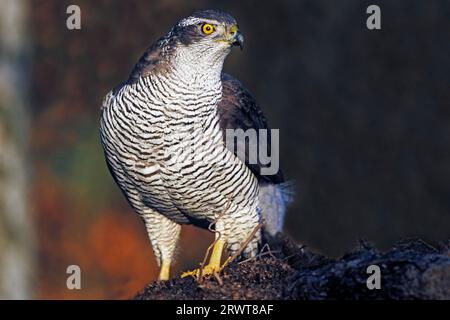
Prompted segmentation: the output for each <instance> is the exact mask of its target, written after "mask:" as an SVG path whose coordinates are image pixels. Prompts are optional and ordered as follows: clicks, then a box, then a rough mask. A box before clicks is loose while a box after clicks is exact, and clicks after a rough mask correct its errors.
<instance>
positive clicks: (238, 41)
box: [229, 25, 244, 50]
mask: <svg viewBox="0 0 450 320" xmlns="http://www.w3.org/2000/svg"><path fill="white" fill-rule="evenodd" d="M229 34H230V36H231V37H230V40H229V41H230V43H231V44H232V45H233V46H239V47H240V48H241V50H242V49H244V36H243V35H242V34H241V31H239V28H238V26H237V25H233V26H231V28H230V30H229Z"/></svg>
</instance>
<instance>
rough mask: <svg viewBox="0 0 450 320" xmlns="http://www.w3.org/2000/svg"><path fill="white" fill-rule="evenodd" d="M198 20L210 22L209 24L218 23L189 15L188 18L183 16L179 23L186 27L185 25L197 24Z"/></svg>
mask: <svg viewBox="0 0 450 320" xmlns="http://www.w3.org/2000/svg"><path fill="white" fill-rule="evenodd" d="M200 22H205V23H211V24H218V22H217V21H215V20H209V19H200V18H195V17H190V18H185V19H183V20H181V21H180V23H179V25H180V26H182V27H187V26H191V25H193V24H197V23H200Z"/></svg>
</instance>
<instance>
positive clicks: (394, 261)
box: [134, 236, 450, 300]
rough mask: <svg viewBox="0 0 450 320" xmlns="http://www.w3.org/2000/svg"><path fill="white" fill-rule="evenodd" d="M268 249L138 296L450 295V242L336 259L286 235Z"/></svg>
mask: <svg viewBox="0 0 450 320" xmlns="http://www.w3.org/2000/svg"><path fill="white" fill-rule="evenodd" d="M449 243H450V242H449ZM270 247H271V251H272V253H271V254H269V253H268V252H267V251H263V252H266V253H263V254H262V255H261V256H260V257H258V258H257V259H254V260H251V261H244V262H239V263H238V262H234V263H232V264H231V265H229V266H227V267H226V268H225V269H224V270H223V271H222V273H221V274H220V279H221V281H220V280H217V279H216V278H214V277H211V278H209V279H205V280H204V281H203V282H202V283H201V284H198V283H197V282H196V281H195V280H194V279H193V278H184V279H181V278H180V277H176V278H173V279H171V280H170V281H167V282H153V283H150V284H149V285H148V286H147V287H145V288H144V289H143V290H142V291H141V292H140V293H138V294H137V295H136V296H135V297H134V299H138V300H148V299H164V300H167V299H308V300H310V299H313V300H321V299H450V249H449V246H448V245H442V246H441V247H440V248H434V247H432V246H430V245H428V244H426V243H425V242H424V241H421V240H406V241H403V242H400V243H398V244H396V245H395V246H394V247H393V248H392V249H391V250H389V251H388V252H384V253H382V252H380V251H378V250H376V249H375V248H373V247H372V246H370V245H369V244H367V243H361V245H360V247H359V248H357V249H356V250H354V251H353V252H351V253H348V254H346V255H344V256H343V257H342V258H340V259H336V260H333V259H328V258H326V257H324V256H321V255H319V254H316V253H313V252H311V251H309V250H307V249H304V248H300V247H298V246H297V245H296V244H294V243H293V242H292V241H291V240H289V239H288V238H286V237H283V236H279V237H278V238H277V239H276V240H275V239H272V240H271V241H270ZM370 265H377V266H379V267H380V270H381V289H373V290H369V289H368V288H367V285H366V281H367V278H368V277H369V276H370V274H368V273H367V267H368V266H370Z"/></svg>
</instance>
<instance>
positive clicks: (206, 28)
mask: <svg viewBox="0 0 450 320" xmlns="http://www.w3.org/2000/svg"><path fill="white" fill-rule="evenodd" d="M202 31H203V33H204V34H211V33H213V32H214V26H213V25H212V24H209V23H205V24H204V25H203V26H202Z"/></svg>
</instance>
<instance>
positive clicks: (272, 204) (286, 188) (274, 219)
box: [258, 181, 294, 236]
mask: <svg viewBox="0 0 450 320" xmlns="http://www.w3.org/2000/svg"><path fill="white" fill-rule="evenodd" d="M258 197H259V208H260V210H261V214H262V217H263V219H264V220H265V225H264V231H265V232H267V233H268V234H270V235H271V236H274V235H276V234H277V233H278V232H281V231H282V229H283V225H284V216H285V214H286V208H287V207H288V205H289V204H290V203H291V202H292V201H293V200H294V186H293V183H292V182H283V183H278V184H274V183H270V182H264V181H261V182H259V195H258Z"/></svg>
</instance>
